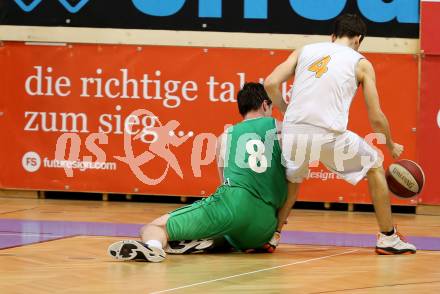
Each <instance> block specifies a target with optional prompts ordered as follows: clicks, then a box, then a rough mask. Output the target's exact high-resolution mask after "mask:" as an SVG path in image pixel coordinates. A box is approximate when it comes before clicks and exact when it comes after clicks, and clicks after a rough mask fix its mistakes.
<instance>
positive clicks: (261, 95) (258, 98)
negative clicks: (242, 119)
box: [237, 83, 272, 116]
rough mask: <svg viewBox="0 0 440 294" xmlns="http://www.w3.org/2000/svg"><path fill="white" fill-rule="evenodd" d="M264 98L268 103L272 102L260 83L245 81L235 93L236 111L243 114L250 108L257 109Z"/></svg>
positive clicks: (250, 109)
mask: <svg viewBox="0 0 440 294" xmlns="http://www.w3.org/2000/svg"><path fill="white" fill-rule="evenodd" d="M265 100H266V101H267V104H268V105H271V104H272V100H270V98H269V96H268V95H267V93H266V90H264V87H263V85H262V84H260V83H246V84H244V86H243V88H242V89H241V90H240V91H239V92H238V95H237V102H238V111H239V112H240V114H241V115H242V116H245V115H246V114H247V113H248V112H250V111H252V110H258V109H259V108H260V107H261V104H263V102H264V101H265Z"/></svg>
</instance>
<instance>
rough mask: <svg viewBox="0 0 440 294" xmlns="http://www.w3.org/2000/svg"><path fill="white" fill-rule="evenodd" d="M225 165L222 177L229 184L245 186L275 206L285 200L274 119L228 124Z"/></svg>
mask: <svg viewBox="0 0 440 294" xmlns="http://www.w3.org/2000/svg"><path fill="white" fill-rule="evenodd" d="M224 165H225V166H224V172H223V176H224V179H225V182H226V183H227V184H229V185H230V186H232V187H241V188H244V189H246V190H248V191H249V192H250V193H251V194H252V195H254V196H255V197H257V198H259V199H261V200H263V201H264V202H265V203H267V204H269V205H271V206H273V207H275V208H276V209H278V208H280V207H281V206H282V205H283V204H284V202H285V201H286V197H287V181H286V171H285V168H284V166H283V164H282V154H281V147H280V143H279V140H278V134H277V128H276V123H275V120H274V119H273V118H271V117H260V118H255V119H249V120H245V121H243V122H241V123H238V124H236V125H234V126H232V127H230V128H229V129H228V130H227V146H226V154H225V164H224Z"/></svg>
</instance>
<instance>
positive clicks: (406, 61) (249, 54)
mask: <svg viewBox="0 0 440 294" xmlns="http://www.w3.org/2000/svg"><path fill="white" fill-rule="evenodd" d="M289 53H290V52H288V51H281V50H280V51H271V50H252V49H204V48H188V47H160V46H144V47H137V46H121V45H119V46H112V45H108V46H102V45H68V46H27V45H24V44H21V43H6V44H5V45H4V46H3V47H0V66H1V68H2V71H1V72H0V81H1V86H0V97H1V100H0V114H1V116H0V131H1V134H2V137H1V147H0V160H1V163H2V168H1V170H0V187H2V188H19V189H35V190H69V191H96V192H115V193H139V194H150V195H151V194H153V195H183V196H207V195H209V194H210V193H211V192H213V191H214V189H215V187H216V186H217V185H218V184H219V180H218V176H217V170H216V166H215V159H214V146H215V138H216V136H218V135H220V134H221V133H222V132H223V130H224V128H225V125H229V124H233V123H237V122H238V121H240V119H241V118H240V116H239V114H238V109H237V105H236V100H235V96H236V93H237V91H238V89H239V88H240V87H241V85H242V84H243V83H244V82H245V81H258V80H260V79H262V78H264V77H265V76H267V75H268V74H269V73H270V72H271V71H272V69H273V68H274V67H275V66H276V65H277V64H278V63H280V62H281V61H282V60H284V59H285V58H286V57H287V56H288V54H289ZM367 57H368V58H369V59H370V60H371V61H372V62H373V64H374V65H375V68H376V71H377V78H378V87H379V92H380V94H381V97H382V107H383V109H384V112H385V113H386V114H387V116H388V118H389V120H390V123H391V126H392V131H393V134H394V138H395V140H396V141H397V142H399V143H401V144H404V145H405V153H404V157H405V158H409V159H415V155H416V150H415V141H416V140H415V137H416V134H415V132H414V128H415V127H416V115H417V114H416V111H417V60H416V59H414V57H413V56H412V55H391V54H390V55H385V54H367ZM288 89H289V86H288V85H285V87H284V92H285V93H287V92H288ZM350 120H351V121H350V126H349V127H350V129H351V130H353V131H355V132H357V133H358V134H360V135H361V136H366V135H367V134H368V133H370V132H371V129H370V127H369V123H368V119H367V114H366V110H365V106H364V101H363V98H362V95H361V93H358V97H356V99H355V101H354V102H353V106H352V109H351V114H350ZM385 155H386V161H385V165H386V166H387V165H388V164H389V163H390V157H389V154H388V153H387V152H385ZM300 200H308V201H340V202H355V203H370V197H369V196H368V189H367V183H366V181H363V182H362V183H360V184H359V185H357V186H355V187H354V186H351V185H350V184H347V183H345V182H344V181H343V180H340V179H338V178H337V177H336V176H335V175H334V174H332V173H330V172H328V171H327V170H326V169H325V168H321V167H318V168H315V169H313V170H311V171H310V173H309V180H308V181H306V182H305V183H304V184H303V187H302V190H301V194H300ZM393 202H394V203H405V204H415V200H412V201H410V200H400V199H397V198H393Z"/></svg>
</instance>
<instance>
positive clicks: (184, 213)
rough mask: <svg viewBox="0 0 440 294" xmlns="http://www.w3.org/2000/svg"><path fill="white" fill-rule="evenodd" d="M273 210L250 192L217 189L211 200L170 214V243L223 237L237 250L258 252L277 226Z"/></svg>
mask: <svg viewBox="0 0 440 294" xmlns="http://www.w3.org/2000/svg"><path fill="white" fill-rule="evenodd" d="M277 222H278V220H277V216H276V209H275V208H274V207H272V206H270V205H268V204H266V203H265V202H263V201H262V200H260V199H258V198H257V197H255V196H253V195H252V194H251V193H250V192H249V191H247V190H245V189H243V188H239V187H230V186H220V187H219V188H218V189H217V191H216V192H215V193H214V194H213V195H212V196H210V197H208V198H205V199H203V200H199V201H197V202H194V203H193V204H192V205H188V206H184V207H182V208H179V209H176V210H175V211H173V212H171V213H170V218H169V219H168V222H167V225H166V227H167V232H168V236H169V238H170V241H177V240H196V239H204V238H216V237H225V238H226V240H228V242H229V243H231V245H232V246H234V247H235V248H236V249H239V250H245V249H257V248H260V247H261V246H262V245H263V244H264V243H266V242H268V241H269V240H270V239H271V238H272V235H273V233H274V232H275V230H276V227H277Z"/></svg>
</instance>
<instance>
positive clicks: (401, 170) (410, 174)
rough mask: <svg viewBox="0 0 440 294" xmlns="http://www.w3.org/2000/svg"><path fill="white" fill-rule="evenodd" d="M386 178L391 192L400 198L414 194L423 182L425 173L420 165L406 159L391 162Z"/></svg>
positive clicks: (420, 189) (417, 192) (419, 189)
mask: <svg viewBox="0 0 440 294" xmlns="http://www.w3.org/2000/svg"><path fill="white" fill-rule="evenodd" d="M386 179H387V183H388V188H389V189H390V191H391V193H393V194H394V195H396V196H398V197H402V198H411V197H414V196H416V195H417V194H419V193H420V192H421V191H422V189H423V185H424V184H425V174H424V173H423V170H422V168H421V167H420V165H418V164H417V163H415V162H414V161H411V160H408V159H402V160H399V161H396V162H395V163H392V164H391V165H390V166H389V167H388V169H387V172H386Z"/></svg>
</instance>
